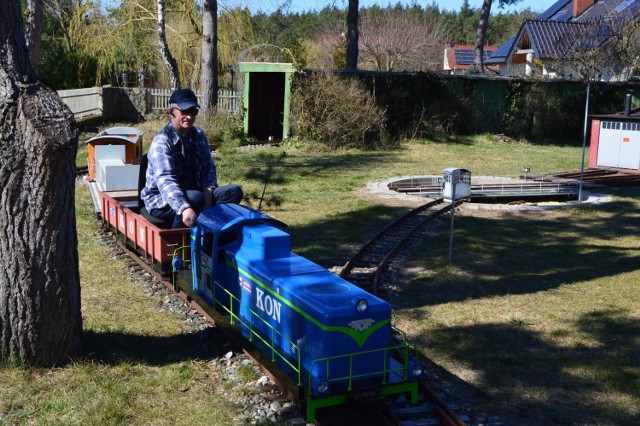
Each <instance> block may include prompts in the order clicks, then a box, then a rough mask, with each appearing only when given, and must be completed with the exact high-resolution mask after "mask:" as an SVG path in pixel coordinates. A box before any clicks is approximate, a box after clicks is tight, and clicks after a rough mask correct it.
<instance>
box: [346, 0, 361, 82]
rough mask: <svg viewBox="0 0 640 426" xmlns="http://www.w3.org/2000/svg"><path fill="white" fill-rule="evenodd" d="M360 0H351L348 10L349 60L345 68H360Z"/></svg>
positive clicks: (349, 69)
mask: <svg viewBox="0 0 640 426" xmlns="http://www.w3.org/2000/svg"><path fill="white" fill-rule="evenodd" d="M358 8H359V2H358V0H349V10H348V12H347V58H346V59H347V61H346V65H345V69H346V70H348V71H355V70H357V69H358V39H359V33H358Z"/></svg>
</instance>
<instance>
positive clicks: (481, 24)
mask: <svg viewBox="0 0 640 426" xmlns="http://www.w3.org/2000/svg"><path fill="white" fill-rule="evenodd" d="M519 1H520V0H498V2H499V4H500V7H504V6H505V5H510V4H515V3H518V2H519ZM491 3H492V0H484V1H483V2H482V8H481V9H480V19H479V20H478V27H477V30H476V48H475V50H474V54H475V56H474V59H473V65H474V66H473V69H474V70H475V71H476V72H479V73H481V74H484V43H485V40H486V39H487V28H488V27H489V16H490V15H491Z"/></svg>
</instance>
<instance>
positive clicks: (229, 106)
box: [149, 89, 242, 114]
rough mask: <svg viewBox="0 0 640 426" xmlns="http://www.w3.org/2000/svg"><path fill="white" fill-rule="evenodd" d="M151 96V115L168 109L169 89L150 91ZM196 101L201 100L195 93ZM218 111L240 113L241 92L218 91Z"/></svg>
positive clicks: (170, 91) (198, 94)
mask: <svg viewBox="0 0 640 426" xmlns="http://www.w3.org/2000/svg"><path fill="white" fill-rule="evenodd" d="M149 91H150V93H151V95H152V96H153V105H152V107H151V111H152V112H153V113H162V112H165V111H166V110H167V108H169V97H170V96H171V93H172V90H171V89H150V90H149ZM196 96H197V97H198V99H199V100H200V99H201V95H200V93H198V92H196ZM218 111H220V112H226V113H229V114H238V113H240V111H242V92H237V91H233V90H222V89H220V90H218Z"/></svg>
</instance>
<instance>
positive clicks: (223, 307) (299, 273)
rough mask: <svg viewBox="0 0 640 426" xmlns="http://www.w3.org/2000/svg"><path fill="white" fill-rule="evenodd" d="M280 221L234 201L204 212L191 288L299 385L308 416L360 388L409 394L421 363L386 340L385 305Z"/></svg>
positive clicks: (194, 237) (196, 234) (196, 233)
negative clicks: (305, 253)
mask: <svg viewBox="0 0 640 426" xmlns="http://www.w3.org/2000/svg"><path fill="white" fill-rule="evenodd" d="M284 228H285V225H284V224H283V223H282V222H279V221H277V220H275V219H273V218H270V217H268V216H266V215H264V214H262V213H260V212H258V211H255V210H252V209H249V208H247V207H244V206H239V205H235V204H223V205H219V206H215V207H213V208H211V209H208V210H206V211H205V212H203V213H202V214H201V215H200V216H199V218H198V222H197V225H196V226H194V227H192V228H191V262H192V263H191V264H192V275H193V291H194V292H195V293H197V294H198V295H199V296H200V297H201V298H203V299H204V300H205V301H206V302H207V303H208V304H210V305H211V306H213V307H214V308H216V309H217V310H218V311H220V312H223V313H224V315H226V316H227V317H228V318H229V321H230V322H231V323H232V324H234V325H236V326H237V328H238V329H239V331H240V332H241V333H242V334H243V335H244V336H245V337H246V338H247V339H249V340H250V341H251V342H253V343H254V345H256V346H257V347H258V348H260V349H261V350H262V352H263V353H265V354H267V355H269V356H270V357H271V359H272V360H274V361H276V362H277V364H278V365H279V367H280V368H281V369H283V371H286V372H287V374H288V375H289V377H291V378H292V379H293V380H295V381H296V382H297V384H298V385H300V386H303V388H304V390H305V393H306V394H307V397H308V399H309V400H310V401H311V408H310V409H309V408H308V412H309V416H308V417H310V418H313V417H314V413H315V408H316V407H320V406H324V405H330V404H333V403H334V402H335V403H339V402H341V401H343V400H344V398H345V397H346V396H345V395H348V394H350V393H352V392H355V391H358V390H365V389H377V390H378V391H379V392H381V393H382V394H392V393H400V392H410V393H411V394H412V396H415V394H416V391H417V387H416V386H415V382H413V381H412V380H413V379H415V377H413V376H414V375H419V373H420V369H419V368H418V366H417V364H416V363H415V360H413V359H412V358H411V357H410V356H409V349H408V347H407V346H406V345H399V346H391V347H390V342H391V340H392V327H391V306H390V305H389V304H388V303H387V302H385V301H383V300H381V299H379V298H377V297H375V296H373V295H371V294H369V293H367V292H365V291H363V290H362V289H360V288H358V287H356V286H354V285H352V284H350V283H349V282H347V281H345V280H343V279H342V278H340V277H338V276H336V275H334V274H332V273H331V272H329V271H327V270H326V269H325V268H323V267H321V266H319V265H317V264H315V263H313V262H311V261H310V260H308V259H305V258H303V257H301V256H299V255H296V254H295V253H293V252H292V251H291V241H290V235H289V234H288V233H286V232H285V231H284ZM328 398H335V399H334V401H329V402H327V399H328ZM319 400H324V402H317V403H316V405H314V402H313V401H319ZM309 410H311V411H309Z"/></svg>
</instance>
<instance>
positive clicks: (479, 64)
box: [473, 0, 492, 74]
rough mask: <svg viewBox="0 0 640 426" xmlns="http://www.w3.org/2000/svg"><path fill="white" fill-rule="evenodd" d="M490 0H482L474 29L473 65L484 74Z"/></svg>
mask: <svg viewBox="0 0 640 426" xmlns="http://www.w3.org/2000/svg"><path fill="white" fill-rule="evenodd" d="M491 2H492V0H484V1H483V2H482V9H480V20H479V21H478V28H477V30H476V48H475V49H474V55H475V56H474V59H473V65H474V68H475V70H476V71H477V72H479V73H480V74H484V42H485V40H486V38H487V27H488V25H489V16H490V15H491Z"/></svg>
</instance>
